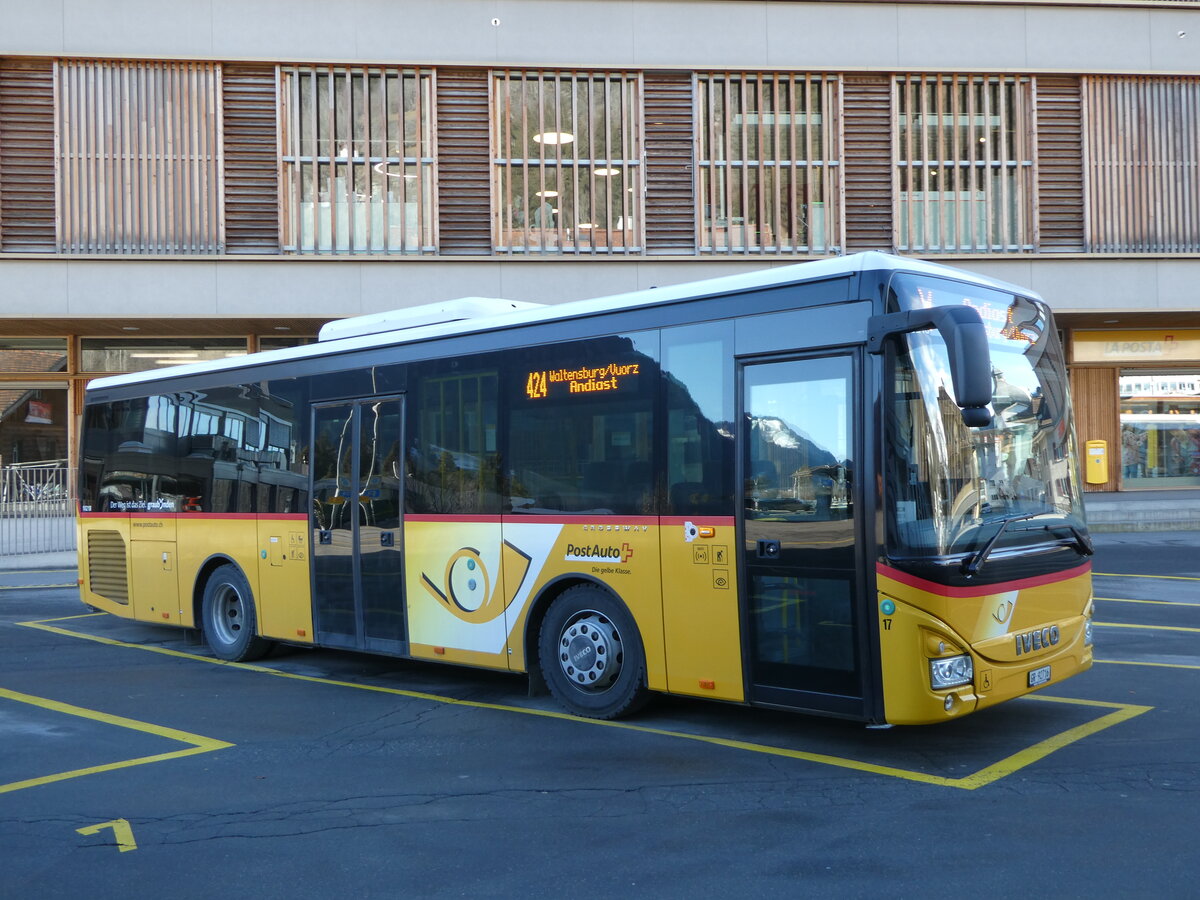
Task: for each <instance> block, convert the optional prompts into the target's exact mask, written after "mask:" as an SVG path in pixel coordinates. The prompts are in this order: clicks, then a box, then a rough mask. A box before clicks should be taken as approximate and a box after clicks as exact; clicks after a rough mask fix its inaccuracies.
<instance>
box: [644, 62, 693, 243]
mask: <svg viewBox="0 0 1200 900" xmlns="http://www.w3.org/2000/svg"><path fill="white" fill-rule="evenodd" d="M642 85H643V87H642V90H643V94H642V96H643V104H644V114H645V123H646V125H645V158H646V176H645V177H646V212H645V216H646V253H647V254H648V255H655V254H658V255H661V254H679V253H686V254H691V253H695V252H696V194H695V190H696V189H695V184H696V180H695V170H694V166H693V160H692V154H693V152H694V150H695V145H694V142H693V133H694V122H693V119H694V113H693V96H692V76H691V74H689V73H683V72H680V73H675V72H647V73H646V74H645V75H644V76H643V81H642Z"/></svg>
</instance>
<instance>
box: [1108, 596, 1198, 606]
mask: <svg viewBox="0 0 1200 900" xmlns="http://www.w3.org/2000/svg"><path fill="white" fill-rule="evenodd" d="M1092 599H1093V600H1103V601H1104V602H1105V603H1155V604H1158V605H1160V606H1200V603H1184V602H1182V601H1175V600H1127V599H1125V598H1124V597H1093V598H1092Z"/></svg>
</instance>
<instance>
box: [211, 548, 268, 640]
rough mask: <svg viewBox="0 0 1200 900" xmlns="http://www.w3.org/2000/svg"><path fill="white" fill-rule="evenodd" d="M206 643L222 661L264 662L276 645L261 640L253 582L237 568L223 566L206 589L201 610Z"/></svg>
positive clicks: (213, 575) (214, 574)
mask: <svg viewBox="0 0 1200 900" xmlns="http://www.w3.org/2000/svg"><path fill="white" fill-rule="evenodd" d="M201 618H202V619H203V626H204V639H205V640H206V641H207V642H208V646H209V647H210V648H211V649H212V652H213V653H215V654H216V655H217V656H218V657H220V658H221V659H227V660H230V661H232V662H245V661H247V660H252V659H261V658H262V657H263V656H265V655H266V654H267V651H269V650H270V649H271V647H272V642H271V641H268V640H266V639H264V638H261V637H259V636H258V617H257V616H256V615H255V611H254V597H253V595H252V594H251V593H250V582H248V581H247V580H246V576H245V575H243V574H242V571H241V569H239V568H238V567H237V566H230V565H226V566H221V567H220V568H219V569H217V570H216V571H214V572H213V573H212V575H210V576H209V578H208V582H207V583H206V584H205V585H204V604H203V607H202V609H201Z"/></svg>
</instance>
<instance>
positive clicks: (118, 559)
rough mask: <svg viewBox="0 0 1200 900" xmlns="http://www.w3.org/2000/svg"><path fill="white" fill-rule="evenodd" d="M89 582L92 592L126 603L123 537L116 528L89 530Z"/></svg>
mask: <svg viewBox="0 0 1200 900" xmlns="http://www.w3.org/2000/svg"><path fill="white" fill-rule="evenodd" d="M87 543H88V585H89V587H90V588H91V589H92V592H93V593H95V594H99V595H100V596H101V597H103V598H104V599H105V600H112V601H113V602H114V603H129V579H128V577H127V575H126V565H125V539H124V538H122V537H121V532H119V531H89V532H88V536H87Z"/></svg>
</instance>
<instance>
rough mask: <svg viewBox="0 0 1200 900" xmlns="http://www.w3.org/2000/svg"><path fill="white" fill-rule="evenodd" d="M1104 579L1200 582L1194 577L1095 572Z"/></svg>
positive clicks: (1094, 573)
mask: <svg viewBox="0 0 1200 900" xmlns="http://www.w3.org/2000/svg"><path fill="white" fill-rule="evenodd" d="M1092 574H1093V575H1099V576H1100V577H1102V578H1166V579H1168V580H1170V581H1200V578H1197V577H1195V576H1194V575H1122V574H1121V573H1120V572H1093V573H1092Z"/></svg>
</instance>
